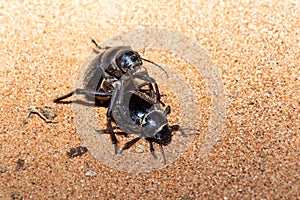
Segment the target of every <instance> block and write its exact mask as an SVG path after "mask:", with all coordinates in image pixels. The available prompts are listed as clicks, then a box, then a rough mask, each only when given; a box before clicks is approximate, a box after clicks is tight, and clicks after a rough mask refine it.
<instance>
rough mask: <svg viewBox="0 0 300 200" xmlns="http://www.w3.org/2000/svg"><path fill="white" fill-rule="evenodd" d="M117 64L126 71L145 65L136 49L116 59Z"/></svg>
mask: <svg viewBox="0 0 300 200" xmlns="http://www.w3.org/2000/svg"><path fill="white" fill-rule="evenodd" d="M116 63H117V66H118V67H119V68H120V69H121V71H123V73H126V72H128V71H132V70H133V69H135V68H137V67H140V66H142V65H143V62H142V59H141V56H140V55H139V54H138V53H137V52H135V51H128V52H126V53H124V54H122V55H120V56H119V57H118V58H117V59H116Z"/></svg>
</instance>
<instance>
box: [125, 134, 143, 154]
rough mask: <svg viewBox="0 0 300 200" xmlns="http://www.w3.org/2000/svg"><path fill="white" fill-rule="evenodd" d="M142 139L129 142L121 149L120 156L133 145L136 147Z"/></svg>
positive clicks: (138, 138)
mask: <svg viewBox="0 0 300 200" xmlns="http://www.w3.org/2000/svg"><path fill="white" fill-rule="evenodd" d="M140 139H142V138H141V137H137V138H134V139H133V140H131V141H129V142H127V143H126V144H125V145H124V146H123V147H122V149H121V151H120V154H121V153H123V151H124V150H126V149H129V148H130V147H131V146H132V145H134V144H135V143H136V142H137V141H139V140H140Z"/></svg>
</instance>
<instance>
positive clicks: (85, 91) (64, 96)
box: [53, 88, 112, 103]
mask: <svg viewBox="0 0 300 200" xmlns="http://www.w3.org/2000/svg"><path fill="white" fill-rule="evenodd" d="M74 94H84V95H90V96H111V95H112V93H111V92H97V91H90V90H86V89H80V88H77V89H75V90H73V91H72V92H70V93H68V94H66V95H63V96H61V97H58V98H56V99H54V100H53V102H54V103H58V102H60V101H61V100H63V99H66V98H68V97H71V96H73V95H74Z"/></svg>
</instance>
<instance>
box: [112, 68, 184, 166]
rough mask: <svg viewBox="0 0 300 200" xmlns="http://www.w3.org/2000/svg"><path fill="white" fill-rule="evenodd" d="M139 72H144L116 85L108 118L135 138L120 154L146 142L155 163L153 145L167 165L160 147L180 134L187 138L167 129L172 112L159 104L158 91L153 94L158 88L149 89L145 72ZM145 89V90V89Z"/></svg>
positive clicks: (136, 73)
mask: <svg viewBox="0 0 300 200" xmlns="http://www.w3.org/2000/svg"><path fill="white" fill-rule="evenodd" d="M142 69H144V70H145V71H137V72H134V73H132V74H126V75H124V76H123V77H122V78H121V80H120V81H119V82H118V83H117V84H116V88H115V90H116V93H115V94H114V95H113V97H112V101H114V102H113V105H114V106H113V107H112V108H111V109H112V110H111V114H112V115H111V118H112V121H114V122H115V123H116V125H117V127H118V128H119V129H120V130H122V131H124V132H125V133H127V134H135V135H137V137H136V138H135V139H133V140H131V141H129V142H127V143H126V144H125V145H124V146H123V147H122V149H121V150H120V153H122V152H123V151H124V150H126V149H128V148H130V147H131V146H132V145H134V144H135V143H136V142H138V141H139V140H140V139H142V138H145V139H146V140H147V141H148V142H149V146H150V152H151V154H152V155H153V157H154V158H156V159H157V158H158V157H157V155H156V154H155V150H154V147H153V143H157V144H159V146H160V148H161V151H162V154H163V160H164V163H166V158H165V155H164V151H163V146H166V145H168V144H170V142H171V140H172V136H173V135H172V133H173V132H174V131H180V132H181V134H182V136H184V137H186V136H187V135H186V134H185V133H184V131H183V129H182V128H181V127H180V126H179V125H173V126H170V125H169V123H168V120H167V115H168V114H169V113H170V112H171V107H170V106H165V105H164V104H163V103H162V102H161V101H160V95H159V91H154V90H156V89H157V88H155V87H149V85H152V84H153V82H151V79H149V76H148V74H147V72H146V69H145V68H141V70H142ZM144 86H147V87H146V89H144Z"/></svg>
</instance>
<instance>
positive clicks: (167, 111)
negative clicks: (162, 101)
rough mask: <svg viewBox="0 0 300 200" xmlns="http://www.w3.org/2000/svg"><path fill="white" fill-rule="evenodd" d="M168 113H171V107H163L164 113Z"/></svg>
mask: <svg viewBox="0 0 300 200" xmlns="http://www.w3.org/2000/svg"><path fill="white" fill-rule="evenodd" d="M170 113H171V107H170V106H167V107H166V109H165V111H164V115H165V116H167V115H168V114H170Z"/></svg>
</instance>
